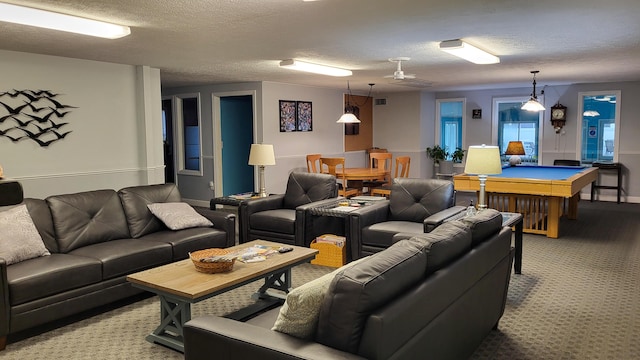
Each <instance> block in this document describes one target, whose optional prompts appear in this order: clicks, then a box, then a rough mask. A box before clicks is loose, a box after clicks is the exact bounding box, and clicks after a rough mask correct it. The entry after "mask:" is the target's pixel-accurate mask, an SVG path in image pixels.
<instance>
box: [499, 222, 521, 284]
mask: <svg viewBox="0 0 640 360" xmlns="http://www.w3.org/2000/svg"><path fill="white" fill-rule="evenodd" d="M500 214H502V226H511V227H514V226H515V232H514V240H515V244H514V248H515V252H516V253H515V257H514V259H513V272H514V273H516V274H522V226H523V221H522V220H523V217H522V214H520V213H512V212H500Z"/></svg>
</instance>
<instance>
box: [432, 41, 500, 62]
mask: <svg viewBox="0 0 640 360" xmlns="http://www.w3.org/2000/svg"><path fill="white" fill-rule="evenodd" d="M440 50H442V51H445V52H448V53H449V54H452V55H455V56H457V57H459V58H463V59H465V60H467V61H470V62H472V63H474V64H481V65H485V64H497V63H499V62H500V58H499V57H497V56H495V55H492V54H489V53H488V52H486V51H484V50H481V49H478V48H477V47H475V46H473V45H471V44H468V43H466V42H464V41H462V40H459V39H458V40H447V41H442V42H440Z"/></svg>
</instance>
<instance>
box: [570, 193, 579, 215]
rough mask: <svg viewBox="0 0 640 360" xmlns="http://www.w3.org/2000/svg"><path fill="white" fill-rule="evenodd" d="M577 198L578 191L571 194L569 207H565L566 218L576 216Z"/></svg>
mask: <svg viewBox="0 0 640 360" xmlns="http://www.w3.org/2000/svg"><path fill="white" fill-rule="evenodd" d="M578 200H580V192H578V193H577V194H575V195H573V196H572V197H571V198H570V199H569V209H567V218H569V219H571V220H575V219H577V218H578Z"/></svg>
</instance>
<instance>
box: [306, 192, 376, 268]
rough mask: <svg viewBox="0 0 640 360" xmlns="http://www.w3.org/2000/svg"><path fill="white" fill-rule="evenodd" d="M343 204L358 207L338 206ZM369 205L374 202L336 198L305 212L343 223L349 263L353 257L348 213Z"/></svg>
mask: <svg viewBox="0 0 640 360" xmlns="http://www.w3.org/2000/svg"><path fill="white" fill-rule="evenodd" d="M343 202H348V203H349V204H350V205H353V204H357V206H358V207H350V206H349V207H345V206H340V203H343ZM360 203H364V204H365V205H361V204H360ZM370 203H375V201H371V202H368V201H353V200H351V199H349V200H347V199H344V198H338V199H336V200H335V201H333V202H329V203H324V204H322V205H320V206H314V207H310V208H308V209H307V210H306V211H307V212H308V214H310V215H313V216H327V217H333V218H336V219H340V220H341V221H342V222H344V225H342V226H344V236H345V238H346V244H345V246H346V247H347V262H350V261H351V260H353V256H352V254H351V237H350V236H349V234H350V233H351V231H350V225H349V221H348V219H347V217H349V213H350V212H351V211H355V210H357V209H358V208H359V207H360V206H367V205H368V204H370ZM337 235H339V234H337Z"/></svg>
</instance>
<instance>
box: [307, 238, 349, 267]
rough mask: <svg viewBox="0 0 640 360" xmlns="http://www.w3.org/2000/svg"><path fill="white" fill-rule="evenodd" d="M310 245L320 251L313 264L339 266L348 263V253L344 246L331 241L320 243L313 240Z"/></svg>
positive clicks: (312, 261)
mask: <svg viewBox="0 0 640 360" xmlns="http://www.w3.org/2000/svg"><path fill="white" fill-rule="evenodd" d="M309 247H310V248H312V249H317V250H318V251H319V252H318V255H316V258H315V259H313V260H311V263H312V264H316V265H323V266H330V267H336V268H338V267H340V266H342V265H344V264H346V263H347V253H346V251H345V250H346V249H345V247H344V246H336V245H334V244H329V243H318V242H316V241H315V240H313V241H312V242H311V245H309Z"/></svg>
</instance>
